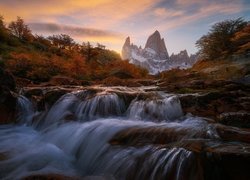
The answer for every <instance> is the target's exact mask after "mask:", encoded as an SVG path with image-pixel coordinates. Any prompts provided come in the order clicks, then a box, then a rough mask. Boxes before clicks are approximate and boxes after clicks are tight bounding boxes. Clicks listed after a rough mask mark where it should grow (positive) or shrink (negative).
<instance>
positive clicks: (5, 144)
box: [0, 89, 249, 180]
mask: <svg viewBox="0 0 250 180" xmlns="http://www.w3.org/2000/svg"><path fill="white" fill-rule="evenodd" d="M129 91H130V89H124V91H122V90H121V89H119V92H118V91H117V92H115V90H112V91H106V90H105V91H103V90H100V89H97V90H95V91H93V90H81V91H76V92H72V93H68V94H65V95H64V96H62V97H61V98H60V99H59V100H58V101H57V102H56V103H55V104H54V105H53V106H52V107H51V108H50V109H49V110H48V111H44V112H36V113H35V108H34V107H33V106H32V103H31V102H30V101H29V100H28V99H27V98H25V97H23V96H20V98H19V102H18V103H19V104H18V105H19V107H20V108H19V117H18V119H19V121H20V122H22V124H26V126H22V125H3V126H0V179H21V178H23V177H27V176H31V175H37V174H38V175H41V174H61V175H65V176H69V177H86V176H93V177H96V176H101V177H106V178H107V179H118V180H120V179H121V180H122V179H138V180H141V179H152V180H154V179H176V180H182V179H204V172H203V171H204V170H203V168H202V166H201V160H200V158H201V157H200V155H199V154H197V151H200V150H199V148H198V150H197V147H196V144H197V142H198V144H199V143H203V145H202V147H206V146H209V147H210V146H211V147H213V148H220V145H221V143H222V142H220V136H219V135H218V133H217V131H216V128H215V125H213V124H210V123H208V122H207V121H205V120H203V119H202V118H199V117H193V116H183V112H182V109H181V105H180V102H179V99H178V98H177V96H172V95H166V94H162V93H158V92H153V93H152V92H150V95H147V93H146V92H142V91H141V90H140V91H138V94H136V93H134V91H135V90H134V89H133V90H131V93H130V92H129ZM132 91H133V92H132ZM131 94H132V95H131ZM126 96H129V97H130V99H131V100H130V101H128V100H126V99H124V97H126ZM139 96H145V97H144V98H138V97H139ZM131 97H132V98H131ZM25 122H26V123H25ZM230 145H231V144H230ZM231 146H234V147H238V145H237V144H233V145H231ZM242 151H243V150H242ZM244 151H246V149H244ZM247 153H249V152H248V151H247ZM216 177H217V176H216Z"/></svg>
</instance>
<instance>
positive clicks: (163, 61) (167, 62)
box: [122, 30, 196, 74]
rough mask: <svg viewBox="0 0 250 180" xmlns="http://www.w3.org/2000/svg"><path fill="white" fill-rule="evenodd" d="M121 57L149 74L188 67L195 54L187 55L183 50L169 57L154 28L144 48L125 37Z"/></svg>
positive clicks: (163, 42)
mask: <svg viewBox="0 0 250 180" xmlns="http://www.w3.org/2000/svg"><path fill="white" fill-rule="evenodd" d="M122 59H124V60H125V59H128V60H129V61H130V63H133V64H135V65H138V66H141V67H143V68H146V69H148V71H149V73H151V74H157V73H159V72H162V71H165V70H170V69H173V68H181V69H186V68H189V67H191V66H192V65H193V64H194V62H195V61H196V56H195V55H191V56H189V55H188V53H187V51H186V50H183V51H181V52H180V53H178V54H172V55H171V56H170V57H169V54H168V51H167V48H166V44H165V41H164V38H161V35H160V33H159V31H158V30H156V31H155V32H154V33H153V34H151V35H150V36H149V37H148V39H147V41H146V45H145V47H144V49H142V48H141V47H139V48H138V46H137V45H134V44H132V43H131V41H130V37H127V38H126V40H125V43H124V45H123V47H122Z"/></svg>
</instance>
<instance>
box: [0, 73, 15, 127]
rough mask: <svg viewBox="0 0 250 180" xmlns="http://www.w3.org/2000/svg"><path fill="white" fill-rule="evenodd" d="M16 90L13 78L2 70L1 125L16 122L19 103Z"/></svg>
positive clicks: (0, 95) (0, 88)
mask: <svg viewBox="0 0 250 180" xmlns="http://www.w3.org/2000/svg"><path fill="white" fill-rule="evenodd" d="M15 88H16V85H15V80H14V78H13V76H12V75H11V74H10V73H9V72H6V71H4V70H3V69H1V68H0V124H5V123H12V122H14V121H15V116H16V103H17V95H16V94H15V93H14V91H15Z"/></svg>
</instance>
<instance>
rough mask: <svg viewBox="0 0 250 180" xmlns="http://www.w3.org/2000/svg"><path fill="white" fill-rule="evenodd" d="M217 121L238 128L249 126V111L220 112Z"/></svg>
mask: <svg viewBox="0 0 250 180" xmlns="http://www.w3.org/2000/svg"><path fill="white" fill-rule="evenodd" d="M218 122H219V123H221V124H224V125H228V126H235V127H239V128H250V113H247V112H229V113H222V114H220V115H219V117H218Z"/></svg>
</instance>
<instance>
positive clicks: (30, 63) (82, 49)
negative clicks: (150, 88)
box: [0, 17, 147, 86]
mask: <svg viewBox="0 0 250 180" xmlns="http://www.w3.org/2000/svg"><path fill="white" fill-rule="evenodd" d="M0 39H1V43H0V65H1V67H3V68H4V69H6V70H8V71H9V72H11V73H12V74H13V75H14V76H15V78H16V81H17V83H19V84H20V86H22V85H28V84H32V83H35V84H39V83H42V82H48V81H50V80H52V84H53V83H54V84H57V83H58V84H59V85H60V84H74V85H86V84H92V83H94V82H101V81H102V80H105V79H107V78H108V79H111V80H113V81H114V80H115V81H120V80H121V79H134V78H142V77H146V76H147V71H146V70H144V69H141V68H139V67H136V66H134V65H132V64H129V63H128V62H127V61H123V60H121V58H120V55H119V54H118V53H116V52H115V51H112V50H108V49H106V48H105V46H104V45H101V44H98V43H97V45H96V46H93V45H92V44H90V43H89V42H83V43H82V44H79V43H76V42H75V41H74V40H73V39H72V38H71V37H70V36H68V35H66V34H60V35H52V36H49V37H43V36H39V35H34V34H32V32H31V30H30V29H29V27H28V26H27V25H26V24H25V22H24V21H23V19H21V18H19V17H18V18H17V20H16V21H13V22H11V23H10V24H9V26H8V27H7V26H6V25H5V23H4V21H3V18H0ZM53 77H55V78H53ZM55 80H58V82H55ZM106 81H107V80H106Z"/></svg>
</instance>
